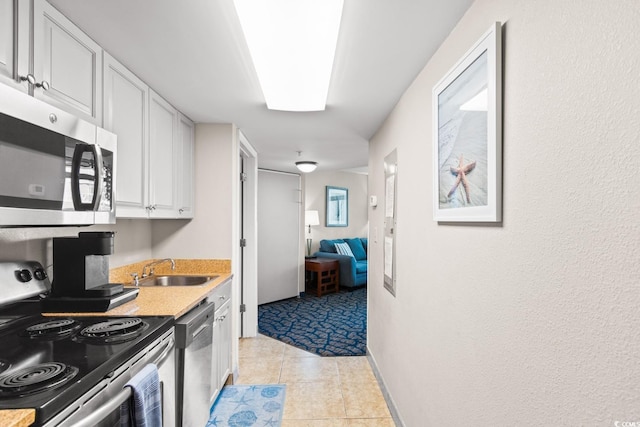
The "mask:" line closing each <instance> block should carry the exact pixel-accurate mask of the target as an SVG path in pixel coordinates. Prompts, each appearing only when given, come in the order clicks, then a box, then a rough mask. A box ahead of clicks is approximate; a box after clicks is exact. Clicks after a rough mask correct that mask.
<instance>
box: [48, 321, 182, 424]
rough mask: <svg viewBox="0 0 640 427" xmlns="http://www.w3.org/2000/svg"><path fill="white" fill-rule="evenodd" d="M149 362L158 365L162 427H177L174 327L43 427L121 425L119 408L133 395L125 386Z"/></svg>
mask: <svg viewBox="0 0 640 427" xmlns="http://www.w3.org/2000/svg"><path fill="white" fill-rule="evenodd" d="M149 363H155V364H156V365H157V366H158V372H159V374H160V387H161V390H162V425H163V426H164V427H175V420H176V413H175V408H176V395H175V390H176V382H175V381H176V379H175V373H176V368H175V335H174V330H173V328H171V330H170V331H167V332H166V333H164V334H163V335H162V337H161V338H159V339H158V340H156V341H155V342H154V343H152V344H150V345H149V346H147V348H145V349H144V350H143V351H141V352H140V353H138V354H137V355H136V356H134V357H132V358H131V359H129V360H128V361H127V362H126V363H124V364H123V365H121V366H120V367H119V368H118V369H116V371H115V372H114V374H113V375H112V376H110V377H109V378H105V379H104V380H102V381H101V382H100V383H98V384H96V386H95V387H93V389H92V390H90V391H89V392H87V393H86V394H85V395H84V396H82V397H81V398H80V399H78V400H77V401H76V402H74V403H73V404H72V405H69V407H67V408H66V409H65V410H63V411H62V412H61V413H59V414H58V415H56V416H55V417H53V418H52V419H51V420H50V421H49V422H47V423H46V424H45V425H44V426H43V427H54V426H56V427H107V426H108V427H114V426H120V405H121V404H122V403H123V402H124V401H125V400H126V399H128V398H129V397H130V396H131V391H130V389H129V388H128V387H127V388H126V389H123V387H124V385H125V384H126V383H127V382H128V381H129V380H130V379H131V378H133V376H134V375H135V374H137V373H138V372H140V370H141V369H142V368H143V367H145V366H146V365H147V364H149Z"/></svg>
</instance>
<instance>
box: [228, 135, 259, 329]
mask: <svg viewBox="0 0 640 427" xmlns="http://www.w3.org/2000/svg"><path fill="white" fill-rule="evenodd" d="M238 141H239V155H238V158H237V161H238V171H242V172H243V173H244V174H245V179H244V182H241V183H240V185H239V186H238V192H239V194H238V197H237V200H238V216H239V218H238V222H237V224H238V236H239V237H240V238H243V239H245V242H246V245H245V246H244V247H242V248H241V247H240V242H239V241H238V242H236V245H235V248H237V251H238V253H237V256H236V257H234V258H235V259H236V260H237V261H238V263H239V268H238V269H237V270H236V271H237V272H238V275H239V276H240V277H239V278H238V280H239V282H240V286H239V290H240V304H241V307H244V312H241V313H240V325H241V327H239V332H240V336H241V337H255V336H256V335H257V333H258V152H257V151H256V150H255V149H254V148H253V146H252V145H251V143H250V142H249V140H248V139H247V137H246V136H245V135H244V134H243V133H242V131H240V130H238ZM239 179H240V176H238V180H239ZM242 304H243V305H242Z"/></svg>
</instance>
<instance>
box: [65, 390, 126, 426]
mask: <svg viewBox="0 0 640 427" xmlns="http://www.w3.org/2000/svg"><path fill="white" fill-rule="evenodd" d="M132 395H133V392H132V391H131V387H125V388H123V389H122V390H121V391H120V393H118V394H116V395H115V396H114V397H113V399H111V400H109V401H108V402H107V403H105V404H104V405H102V406H100V407H99V408H98V409H96V410H95V411H93V412H92V413H91V415H89V416H88V417H85V418H83V419H82V420H79V421H78V422H77V423H75V424H74V425H73V427H93V426H96V425H98V423H100V421H103V420H104V419H105V418H106V417H108V416H109V414H111V413H112V412H113V411H115V410H116V409H118V408H120V405H122V404H123V403H124V402H126V401H127V400H129V398H130V397H131V396H132Z"/></svg>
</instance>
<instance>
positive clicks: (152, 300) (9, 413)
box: [0, 259, 232, 427]
mask: <svg viewBox="0 0 640 427" xmlns="http://www.w3.org/2000/svg"><path fill="white" fill-rule="evenodd" d="M148 262H149V261H144V262H140V263H136V264H131V265H128V266H124V267H118V268H115V269H112V270H111V271H110V275H109V276H110V278H109V280H110V281H111V282H112V283H123V284H125V285H130V281H131V277H130V273H133V272H137V273H138V274H139V275H142V267H143V266H144V265H145V264H147V263H148ZM175 263H176V269H175V270H171V268H170V267H169V263H166V264H162V265H160V266H158V267H157V268H156V270H155V274H157V275H165V274H166V275H170V274H176V275H178V274H179V275H198V276H218V277H217V278H216V279H214V280H211V281H210V282H207V283H205V284H203V285H198V286H173V287H165V286H147V287H145V286H140V287H139V289H140V292H139V293H138V296H137V297H136V299H134V300H132V301H129V302H127V303H125V304H123V305H121V306H119V307H116V308H114V309H112V310H109V311H107V312H106V313H43V314H44V315H45V316H60V315H65V316H96V315H100V316H114V317H120V316H173V317H174V318H176V319H177V318H178V317H180V316H182V315H184V314H186V313H187V312H188V311H189V310H191V309H192V308H193V307H195V306H197V305H198V304H199V303H200V302H201V301H202V300H203V299H204V298H206V296H207V295H208V294H209V292H211V291H212V290H213V289H215V288H216V287H217V286H218V285H221V284H223V283H225V282H227V281H229V280H231V278H232V274H231V262H230V261H229V260H179V259H176V260H175ZM35 415H36V411H35V410H34V409H16V410H0V426H2V427H27V426H29V425H31V424H32V423H33V422H34V421H35Z"/></svg>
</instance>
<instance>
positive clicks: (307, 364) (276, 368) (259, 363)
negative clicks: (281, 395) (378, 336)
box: [236, 335, 395, 427]
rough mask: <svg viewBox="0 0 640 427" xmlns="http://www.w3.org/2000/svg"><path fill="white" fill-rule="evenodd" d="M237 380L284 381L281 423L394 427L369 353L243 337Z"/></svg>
mask: <svg viewBox="0 0 640 427" xmlns="http://www.w3.org/2000/svg"><path fill="white" fill-rule="evenodd" d="M239 371H240V375H239V378H238V381H237V382H236V384H286V386H287V391H286V398H285V407H284V415H283V422H282V427H356V426H357V427H395V424H394V422H393V420H392V418H391V414H390V413H389V409H388V408H387V405H386V402H385V400H384V398H383V397H382V393H381V391H380V388H379V386H378V383H377V381H376V379H375V376H374V375H373V371H372V370H371V367H370V365H369V362H368V360H367V358H366V357H365V356H352V357H320V356H316V355H314V354H311V353H308V352H306V351H303V350H299V349H297V348H295V347H292V346H290V345H287V344H284V343H282V342H280V341H277V340H274V339H272V338H268V337H266V336H264V335H258V336H257V337H256V338H242V339H240V345H239Z"/></svg>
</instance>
